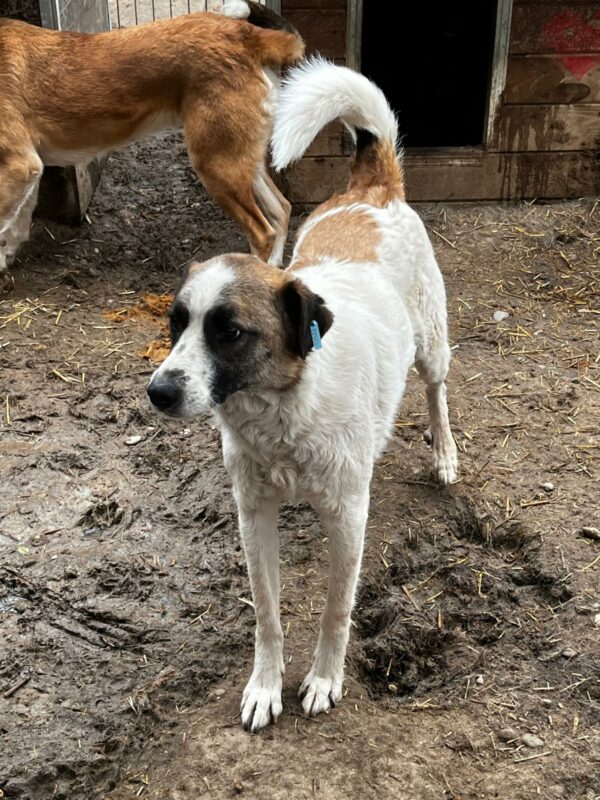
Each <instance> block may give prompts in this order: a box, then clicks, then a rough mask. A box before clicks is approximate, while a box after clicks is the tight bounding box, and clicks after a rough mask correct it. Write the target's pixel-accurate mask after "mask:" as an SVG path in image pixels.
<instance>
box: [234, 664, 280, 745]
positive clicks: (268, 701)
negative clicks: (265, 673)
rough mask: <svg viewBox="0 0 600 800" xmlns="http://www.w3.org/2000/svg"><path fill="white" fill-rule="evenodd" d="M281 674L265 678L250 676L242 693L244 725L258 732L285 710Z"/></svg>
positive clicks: (247, 728)
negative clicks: (282, 699) (282, 701)
mask: <svg viewBox="0 0 600 800" xmlns="http://www.w3.org/2000/svg"><path fill="white" fill-rule="evenodd" d="M281 684H282V680H281V675H279V676H278V677H277V676H276V677H274V678H270V679H265V678H264V677H263V678H261V677H260V676H257V677H254V676H252V678H250V680H249V681H248V685H247V686H246V688H245V689H244V694H243V695H242V706H241V708H242V725H243V727H244V728H245V730H247V731H251V732H252V733H256V732H257V731H259V730H260V729H261V728H264V727H265V726H266V725H269V723H271V722H277V718H278V717H279V715H280V714H281V712H282V711H283V705H282V703H281Z"/></svg>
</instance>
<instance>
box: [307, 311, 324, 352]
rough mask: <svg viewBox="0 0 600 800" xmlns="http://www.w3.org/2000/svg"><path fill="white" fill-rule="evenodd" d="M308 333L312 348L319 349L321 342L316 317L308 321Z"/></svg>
mask: <svg viewBox="0 0 600 800" xmlns="http://www.w3.org/2000/svg"><path fill="white" fill-rule="evenodd" d="M310 335H311V338H312V343H313V349H314V350H321V349H322V347H323V345H322V344H321V331H320V330H319V323H318V322H317V320H316V319H313V321H312V322H311V323H310Z"/></svg>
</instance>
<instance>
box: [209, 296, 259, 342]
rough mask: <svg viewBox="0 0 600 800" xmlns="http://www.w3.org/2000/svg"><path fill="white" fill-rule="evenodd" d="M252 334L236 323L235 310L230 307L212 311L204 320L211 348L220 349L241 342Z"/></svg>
mask: <svg viewBox="0 0 600 800" xmlns="http://www.w3.org/2000/svg"><path fill="white" fill-rule="evenodd" d="M248 333H251V331H248V330H246V329H244V328H242V327H241V326H240V325H239V323H238V322H237V321H236V315H235V309H234V308H233V307H232V306H229V305H222V306H217V307H216V308H213V309H211V310H210V311H209V312H208V314H207V315H206V317H205V318H204V335H205V337H206V341H207V343H208V345H209V347H213V348H217V349H220V348H222V347H224V346H227V345H233V344H236V343H238V342H240V341H241V340H242V339H244V338H245V336H246V335H247V334H248Z"/></svg>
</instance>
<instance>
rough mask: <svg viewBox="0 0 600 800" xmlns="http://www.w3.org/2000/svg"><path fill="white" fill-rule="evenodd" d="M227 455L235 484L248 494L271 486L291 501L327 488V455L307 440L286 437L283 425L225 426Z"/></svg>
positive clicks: (306, 497) (305, 497)
mask: <svg viewBox="0 0 600 800" xmlns="http://www.w3.org/2000/svg"><path fill="white" fill-rule="evenodd" d="M222 432H223V454H224V458H225V464H226V466H227V469H228V471H229V472H230V474H231V476H232V479H233V480H234V482H235V483H236V484H237V485H238V486H240V488H242V486H243V489H244V491H245V492H248V491H250V492H255V491H258V492H260V491H262V490H263V489H265V488H266V487H271V488H272V489H273V490H275V491H276V492H277V493H278V494H281V495H283V496H284V497H285V498H286V499H288V500H300V499H308V498H309V497H311V496H314V495H315V494H320V493H321V491H322V489H323V482H324V472H326V465H327V464H328V463H331V459H330V458H328V457H327V453H325V452H323V451H321V450H319V449H317V448H315V446H314V442H312V441H309V440H308V439H307V438H304V437H295V438H294V439H293V440H291V439H289V438H287V437H286V431H285V429H282V428H281V427H279V426H269V425H260V424H258V425H257V424H256V421H254V422H249V423H248V424H247V425H239V426H236V428H235V429H231V428H229V427H228V426H225V427H224V428H223V430H222Z"/></svg>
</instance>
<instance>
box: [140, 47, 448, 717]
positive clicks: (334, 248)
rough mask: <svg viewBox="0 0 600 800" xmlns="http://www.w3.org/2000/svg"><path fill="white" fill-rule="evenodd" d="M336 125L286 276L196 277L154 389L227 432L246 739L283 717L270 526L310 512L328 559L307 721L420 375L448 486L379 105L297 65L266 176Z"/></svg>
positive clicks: (183, 298) (335, 72) (339, 70)
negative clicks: (340, 184)
mask: <svg viewBox="0 0 600 800" xmlns="http://www.w3.org/2000/svg"><path fill="white" fill-rule="evenodd" d="M336 117H340V118H341V119H342V120H343V121H344V122H345V123H346V125H347V126H348V127H349V128H350V129H351V131H352V132H353V134H354V135H355V138H356V155H355V158H354V162H353V165H352V175H351V179H350V184H349V187H348V189H347V191H346V192H344V193H343V194H340V195H336V196H335V197H333V198H332V199H331V200H329V201H328V202H326V203H324V204H323V205H321V206H320V207H319V208H317V210H316V211H314V212H313V213H312V214H311V216H310V217H309V218H308V220H307V221H306V222H305V224H304V225H303V227H302V229H301V230H300V233H299V235H298V240H297V243H296V248H295V251H294V256H293V260H292V263H291V266H290V267H289V269H288V270H287V271H283V272H282V271H279V270H275V269H272V268H270V267H268V266H267V265H266V264H265V263H263V262H262V261H260V259H258V258H255V257H252V256H243V255H227V256H221V257H217V258H213V259H211V260H210V261H207V262H206V263H204V264H193V265H191V266H190V267H189V269H188V271H187V274H186V275H185V278H184V282H183V285H182V288H181V289H180V291H179V292H178V294H177V296H176V299H175V302H174V305H173V308H172V310H171V333H172V340H173V347H172V351H171V353H170V354H169V356H168V357H167V359H166V360H165V361H164V362H163V364H162V365H161V366H160V367H159V368H158V369H157V370H156V372H155V373H154V375H153V377H152V380H151V382H150V385H149V387H148V394H149V396H150V399H151V400H152V402H153V403H154V405H155V406H156V407H157V408H158V409H160V410H161V411H163V412H165V413H167V414H169V415H171V416H175V417H187V416H193V415H196V414H202V413H205V412H207V411H210V410H212V411H214V413H215V415H216V418H217V420H218V422H219V424H220V427H221V431H222V437H223V455H224V459H225V464H226V466H227V469H228V471H229V473H230V475H231V478H232V480H233V489H234V494H235V499H236V502H237V506H238V509H239V523H240V529H241V534H242V539H243V543H244V547H245V551H246V557H247V561H248V570H249V574H250V582H251V586H252V594H253V598H254V608H255V612H256V623H257V626H256V653H255V662H254V671H253V672H252V676H251V678H250V681H249V683H248V685H247V686H246V689H245V691H244V694H243V699H242V722H243V724H244V726H245V727H246V728H248V729H250V730H252V731H257V730H258V729H259V728H262V727H263V726H265V725H267V724H268V723H269V721H271V720H276V719H277V717H278V716H279V714H280V713H281V710H282V705H281V688H282V673H283V668H284V662H283V635H282V630H281V625H280V619H279V541H278V533H277V513H278V508H279V505H280V503H281V502H282V501H283V500H285V499H287V500H294V501H298V500H308V501H309V502H311V503H312V504H313V506H314V507H315V509H316V510H317V511H318V512H319V514H320V517H321V520H322V523H323V526H324V529H325V531H326V533H327V535H328V537H329V551H330V560H331V572H330V579H329V590H328V593H327V601H326V603H325V609H324V612H323V616H322V620H321V632H320V635H319V642H318V645H317V650H316V654H315V658H314V662H313V665H312V667H311V669H310V671H309V673H308V675H307V676H306V679H305V680H304V683H303V684H302V687H301V694H302V695H303V698H304V699H303V707H304V710H305V712H306V713H307V714H316V713H318V712H320V711H327V710H328V709H330V708H331V707H332V706H334V705H335V704H336V703H337V702H338V701H339V700H340V699H341V696H342V681H343V675H344V659H345V653H346V645H347V642H348V635H349V628H350V613H351V610H352V605H353V601H354V593H355V589H356V585H357V580H358V574H359V568H360V561H361V555H362V550H363V541H364V536H365V527H366V522H367V513H368V508H369V484H370V481H371V476H372V473H373V464H374V461H375V460H376V459H377V458H378V457H379V455H380V454H381V452H382V450H383V448H384V447H385V444H386V442H387V440H388V438H389V436H390V433H391V431H392V426H393V422H394V417H395V414H396V411H397V408H398V404H399V402H400V400H401V398H402V394H403V392H404V387H405V383H406V378H407V374H408V372H409V369H410V368H411V365H412V364H413V363H415V362H416V366H417V369H418V371H419V374H420V375H421V377H422V378H423V380H424V381H425V384H426V390H427V400H428V404H429V415H430V422H431V433H432V436H433V463H434V469H435V472H436V473H437V476H438V478H439V480H440V481H441V483H443V484H447V483H450V482H452V481H453V480H454V479H455V477H456V446H455V444H454V440H453V438H452V433H451V431H450V425H449V422H448V409H447V405H446V390H445V384H444V381H445V378H446V374H447V371H448V364H449V360H450V352H449V347H448V342H447V333H446V301H445V292H444V284H443V280H442V276H441V274H440V271H439V269H438V266H437V264H436V260H435V256H434V253H433V249H432V246H431V244H430V242H429V239H428V237H427V233H426V231H425V227H424V226H423V224H422V222H421V220H420V219H419V217H418V216H417V214H416V213H415V212H414V211H412V210H411V209H410V208H409V206H408V205H407V204H406V203H405V201H404V186H403V177H402V170H401V166H400V160H399V154H398V152H397V150H396V138H397V130H396V120H395V118H394V115H393V113H392V112H391V110H390V108H389V106H388V104H387V102H386V100H385V97H384V96H383V94H382V93H381V92H380V91H379V89H378V88H377V87H376V86H374V85H373V84H372V83H370V82H369V81H368V80H367V79H366V78H365V77H364V76H362V75H359V74H358V73H355V72H352V71H351V70H349V69H346V68H343V67H336V66H333V65H331V64H328V63H327V62H324V61H319V60H316V61H312V62H309V63H308V64H307V65H306V66H303V67H301V68H297V69H296V70H293V71H292V72H291V74H290V76H289V78H288V80H287V83H286V84H284V87H283V90H282V94H281V97H280V106H279V109H278V111H277V113H276V118H275V128H274V136H273V154H274V159H275V164H276V165H277V166H278V167H279V168H282V167H285V166H286V165H287V164H289V163H290V162H291V161H293V160H294V159H297V158H299V157H300V156H301V155H302V154H303V152H304V151H305V150H306V148H307V147H308V145H309V144H310V142H311V140H312V139H313V137H314V136H315V135H316V134H317V133H318V131H319V130H320V129H321V128H322V127H323V126H324V125H325V124H326V123H328V122H330V121H331V120H333V119H334V118H336ZM321 339H322V340H323V341H322V348H321Z"/></svg>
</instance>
